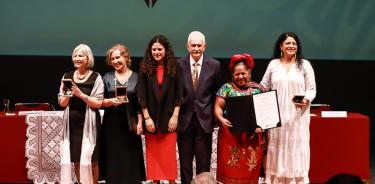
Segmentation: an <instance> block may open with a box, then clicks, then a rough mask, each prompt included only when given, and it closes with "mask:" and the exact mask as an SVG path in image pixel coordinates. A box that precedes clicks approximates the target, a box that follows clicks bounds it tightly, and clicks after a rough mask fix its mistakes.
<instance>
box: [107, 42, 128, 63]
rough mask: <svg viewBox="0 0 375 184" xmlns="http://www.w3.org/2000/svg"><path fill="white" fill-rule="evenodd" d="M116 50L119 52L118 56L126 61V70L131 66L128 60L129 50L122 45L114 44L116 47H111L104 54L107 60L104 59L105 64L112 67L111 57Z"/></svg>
mask: <svg viewBox="0 0 375 184" xmlns="http://www.w3.org/2000/svg"><path fill="white" fill-rule="evenodd" d="M116 50H119V51H120V55H121V56H122V57H124V58H125V59H126V66H127V67H128V68H130V67H131V64H132V60H131V59H130V51H129V48H128V47H126V46H125V45H124V44H116V45H114V46H112V47H111V48H110V49H108V51H107V52H106V56H107V58H106V60H105V62H106V63H107V64H108V65H112V64H111V55H112V53H113V52H114V51H116Z"/></svg>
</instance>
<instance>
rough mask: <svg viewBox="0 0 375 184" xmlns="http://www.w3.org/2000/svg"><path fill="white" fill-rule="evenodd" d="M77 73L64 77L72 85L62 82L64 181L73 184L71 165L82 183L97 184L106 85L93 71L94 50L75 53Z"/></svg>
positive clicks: (80, 49)
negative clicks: (99, 141) (101, 109)
mask: <svg viewBox="0 0 375 184" xmlns="http://www.w3.org/2000/svg"><path fill="white" fill-rule="evenodd" d="M72 60H73V64H74V67H75V68H76V69H75V70H73V71H70V72H67V73H65V74H64V76H63V79H70V80H71V81H72V82H73V83H72V86H66V84H65V85H64V83H63V82H61V86H60V93H59V99H58V100H59V101H58V102H59V105H60V106H61V107H64V108H65V110H64V116H63V123H64V126H63V127H64V128H63V140H62V141H61V144H60V150H61V153H60V154H61V182H60V183H63V184H64V183H72V182H71V181H72V177H71V163H74V171H75V174H76V176H77V179H78V181H80V183H83V184H88V183H97V182H98V176H99V168H98V156H99V154H98V151H99V149H98V147H99V145H98V142H97V140H99V139H97V137H99V133H100V131H99V130H100V114H99V108H100V107H101V105H102V101H103V92H104V85H103V80H102V78H101V76H100V74H99V73H97V72H94V71H92V70H91V68H92V67H93V66H94V57H93V55H92V52H91V49H90V47H88V46H87V45H84V44H80V45H78V46H77V47H76V48H75V49H74V51H73V54H72Z"/></svg>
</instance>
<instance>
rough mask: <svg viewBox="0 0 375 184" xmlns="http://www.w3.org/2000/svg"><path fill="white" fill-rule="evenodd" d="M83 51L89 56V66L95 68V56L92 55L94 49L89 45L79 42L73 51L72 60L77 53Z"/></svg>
mask: <svg viewBox="0 0 375 184" xmlns="http://www.w3.org/2000/svg"><path fill="white" fill-rule="evenodd" d="M79 51H81V52H82V53H83V54H84V55H85V56H86V57H87V60H88V61H87V67H88V68H93V67H94V56H93V55H92V51H91V49H90V47H89V46H88V45H85V44H79V45H78V46H77V47H76V48H74V50H73V53H72V60H73V57H74V55H75V53H77V52H79Z"/></svg>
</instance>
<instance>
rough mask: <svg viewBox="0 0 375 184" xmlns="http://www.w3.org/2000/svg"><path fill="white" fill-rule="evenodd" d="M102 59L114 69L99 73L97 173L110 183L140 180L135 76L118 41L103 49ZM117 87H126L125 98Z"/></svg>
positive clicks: (127, 183)
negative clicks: (100, 119) (100, 106)
mask: <svg viewBox="0 0 375 184" xmlns="http://www.w3.org/2000/svg"><path fill="white" fill-rule="evenodd" d="M106 62H107V63H108V64H109V65H111V66H112V67H113V68H114V71H110V72H107V73H106V74H105V75H104V76H103V81H104V86H105V88H104V98H105V99H104V101H103V107H104V110H105V111H104V117H103V124H102V129H101V131H102V132H101V133H102V134H101V141H102V142H101V145H102V147H101V152H100V154H101V159H100V165H101V175H102V176H103V179H104V180H105V181H106V183H110V184H117V183H118V184H134V183H140V182H141V181H144V180H145V166H144V160H143V150H142V139H141V136H140V134H141V133H142V120H143V119H142V115H141V111H140V108H139V106H138V101H137V93H136V86H137V81H138V75H137V73H135V72H133V71H132V70H130V65H131V60H130V53H129V50H128V48H127V47H126V46H124V45H122V44H117V45H114V46H113V47H112V48H110V49H109V50H108V51H107V60H106ZM121 87H126V88H127V100H126V99H124V96H121V97H120V91H121ZM116 89H118V90H117V92H118V94H117V97H116ZM122 89H124V88H122ZM121 95H123V93H122V94H121Z"/></svg>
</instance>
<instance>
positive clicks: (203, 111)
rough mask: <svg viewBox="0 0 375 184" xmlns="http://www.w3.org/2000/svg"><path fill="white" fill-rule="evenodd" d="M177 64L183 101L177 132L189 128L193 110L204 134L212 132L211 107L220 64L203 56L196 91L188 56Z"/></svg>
mask: <svg viewBox="0 0 375 184" xmlns="http://www.w3.org/2000/svg"><path fill="white" fill-rule="evenodd" d="M177 62H178V64H180V66H181V71H182V73H183V76H182V80H183V99H184V103H183V104H182V105H181V109H180V114H179V124H178V131H179V132H184V131H185V130H186V128H187V127H188V126H189V124H190V121H191V117H192V115H193V111H194V109H195V111H196V114H197V118H198V121H199V123H200V125H201V127H202V128H203V130H204V131H205V132H206V133H211V132H212V131H213V124H214V123H213V121H214V115H213V107H214V100H215V96H216V91H217V90H218V89H219V87H220V85H221V84H220V83H221V75H220V62H219V61H217V60H215V59H213V58H209V57H205V56H204V55H203V62H202V67H201V71H200V74H199V79H198V84H197V89H196V90H194V88H193V81H192V76H191V66H190V55H188V56H186V57H183V58H180V59H179V60H178V61H177Z"/></svg>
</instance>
